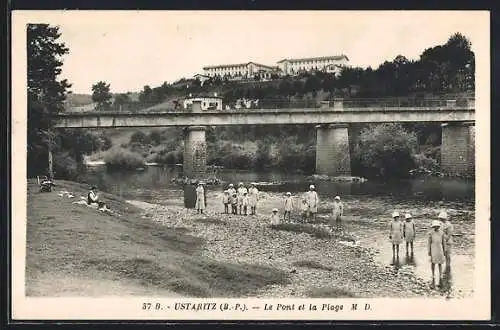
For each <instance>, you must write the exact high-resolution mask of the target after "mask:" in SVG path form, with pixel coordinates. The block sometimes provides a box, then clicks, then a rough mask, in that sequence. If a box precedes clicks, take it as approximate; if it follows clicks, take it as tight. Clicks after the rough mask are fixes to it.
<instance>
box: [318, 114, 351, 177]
mask: <svg viewBox="0 0 500 330" xmlns="http://www.w3.org/2000/svg"><path fill="white" fill-rule="evenodd" d="M316 134H317V135H316V174H321V175H328V176H343V175H351V157H350V153H349V131H348V125H347V124H327V125H317V126H316Z"/></svg>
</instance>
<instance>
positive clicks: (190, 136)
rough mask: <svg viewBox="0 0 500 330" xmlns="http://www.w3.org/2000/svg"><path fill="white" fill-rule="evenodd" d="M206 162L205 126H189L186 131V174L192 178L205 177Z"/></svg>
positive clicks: (184, 166)
mask: <svg viewBox="0 0 500 330" xmlns="http://www.w3.org/2000/svg"><path fill="white" fill-rule="evenodd" d="M206 164H207V143H206V139H205V127H203V126H191V127H187V128H186V129H185V131H184V164H183V173H184V175H185V176H187V177H188V178H190V179H203V178H204V177H205V173H206Z"/></svg>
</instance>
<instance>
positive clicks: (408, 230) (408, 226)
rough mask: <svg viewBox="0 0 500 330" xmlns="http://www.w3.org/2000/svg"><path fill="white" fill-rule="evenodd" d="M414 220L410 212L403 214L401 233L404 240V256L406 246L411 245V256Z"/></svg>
mask: <svg viewBox="0 0 500 330" xmlns="http://www.w3.org/2000/svg"><path fill="white" fill-rule="evenodd" d="M415 233H416V231H415V222H414V221H413V218H412V216H411V214H410V213H406V214H405V222H403V235H404V239H405V241H406V256H408V246H410V247H411V256H412V257H413V241H414V240H415Z"/></svg>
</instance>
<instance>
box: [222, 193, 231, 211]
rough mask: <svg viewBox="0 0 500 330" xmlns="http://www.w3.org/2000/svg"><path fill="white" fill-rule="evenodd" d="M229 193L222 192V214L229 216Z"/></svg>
mask: <svg viewBox="0 0 500 330" xmlns="http://www.w3.org/2000/svg"><path fill="white" fill-rule="evenodd" d="M229 197H230V196H229V191H228V190H227V189H226V190H224V194H223V195H222V204H224V214H229V204H230V201H229Z"/></svg>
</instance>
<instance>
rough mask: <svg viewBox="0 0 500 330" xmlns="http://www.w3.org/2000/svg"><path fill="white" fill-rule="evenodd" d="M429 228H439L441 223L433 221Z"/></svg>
mask: <svg viewBox="0 0 500 330" xmlns="http://www.w3.org/2000/svg"><path fill="white" fill-rule="evenodd" d="M431 227H441V222H439V220H433V221H432V223H431Z"/></svg>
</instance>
